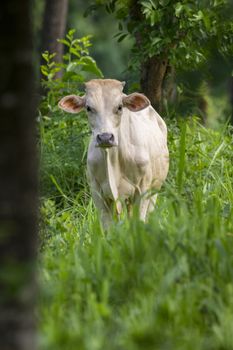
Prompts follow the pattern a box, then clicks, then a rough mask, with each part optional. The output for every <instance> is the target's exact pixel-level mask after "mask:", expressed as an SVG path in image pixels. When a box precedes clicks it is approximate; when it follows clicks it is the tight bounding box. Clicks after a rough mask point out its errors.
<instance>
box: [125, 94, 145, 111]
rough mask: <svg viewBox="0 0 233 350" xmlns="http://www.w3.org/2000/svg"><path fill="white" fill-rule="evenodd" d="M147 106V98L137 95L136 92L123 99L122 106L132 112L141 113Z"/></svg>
mask: <svg viewBox="0 0 233 350" xmlns="http://www.w3.org/2000/svg"><path fill="white" fill-rule="evenodd" d="M149 105H150V101H149V100H148V98H147V97H146V96H145V95H143V94H139V93H138V92H134V93H133V94H130V95H128V96H124V97H123V106H124V107H127V108H128V109H129V110H130V111H132V112H138V111H141V110H142V109H144V108H146V107H148V106H149Z"/></svg>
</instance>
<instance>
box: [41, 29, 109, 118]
mask: <svg viewBox="0 0 233 350" xmlns="http://www.w3.org/2000/svg"><path fill="white" fill-rule="evenodd" d="M74 34H75V29H71V30H69V32H68V34H67V35H66V37H65V39H58V41H59V42H61V43H62V44H64V45H65V47H66V49H67V51H66V53H65V54H64V55H63V62H62V63H57V62H56V60H55V59H56V53H49V52H48V51H46V52H44V53H43V54H42V56H43V58H44V60H45V64H44V65H42V66H41V73H42V75H43V76H44V79H43V80H42V86H43V87H44V89H45V90H47V94H46V96H45V98H44V100H43V102H44V103H43V104H42V106H41V109H42V111H43V109H44V110H45V111H46V110H47V109H48V111H50V112H53V113H54V112H55V111H57V101H58V99H59V98H60V97H61V96H64V95H69V94H73V93H74V94H77V93H78V91H79V88H80V85H81V84H82V83H83V82H84V81H86V80H87V79H89V78H90V77H93V76H94V77H98V78H101V77H103V75H102V72H101V71H100V69H99V68H98V67H97V64H96V62H95V60H94V59H93V58H92V57H91V56H90V55H89V47H90V46H91V43H90V35H89V36H85V37H82V38H80V39H78V38H75V37H74ZM58 72H60V73H62V76H61V78H57V77H56V76H57V73H58ZM48 111H47V112H48Z"/></svg>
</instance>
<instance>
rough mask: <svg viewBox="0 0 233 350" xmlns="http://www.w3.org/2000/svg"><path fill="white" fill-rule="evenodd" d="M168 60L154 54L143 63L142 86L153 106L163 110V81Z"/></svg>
mask: <svg viewBox="0 0 233 350" xmlns="http://www.w3.org/2000/svg"><path fill="white" fill-rule="evenodd" d="M167 65H168V61H167V59H166V58H164V59H161V58H159V57H156V56H153V57H151V58H149V59H148V60H147V61H145V62H142V64H141V88H142V91H143V93H144V94H145V95H146V96H147V97H148V98H149V100H150V102H151V104H152V106H153V107H154V108H155V109H156V110H157V111H158V112H159V111H160V110H161V102H162V94H163V83H164V79H165V77H166V72H167Z"/></svg>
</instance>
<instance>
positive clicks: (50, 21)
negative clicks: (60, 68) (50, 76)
mask: <svg viewBox="0 0 233 350" xmlns="http://www.w3.org/2000/svg"><path fill="white" fill-rule="evenodd" d="M67 10H68V0H45V12H44V20H43V29H42V51H45V50H48V51H49V52H50V53H54V52H56V53H57V55H56V61H57V62H62V55H63V45H62V44H61V43H59V42H57V39H61V38H63V37H64V34H65V30H66V21H67ZM59 73H60V72H59ZM59 73H57V77H58V76H59Z"/></svg>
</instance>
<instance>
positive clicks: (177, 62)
mask: <svg viewBox="0 0 233 350" xmlns="http://www.w3.org/2000/svg"><path fill="white" fill-rule="evenodd" d="M103 5H104V6H105V7H106V9H107V11H108V12H109V13H114V14H115V16H116V18H117V20H118V22H119V33H118V34H117V36H118V40H119V41H122V40H123V39H124V38H125V37H126V36H132V37H133V38H135V39H136V41H135V45H134V47H133V50H132V53H133V55H132V64H133V65H135V64H138V63H141V62H143V61H144V60H145V59H147V58H148V57H152V56H158V57H163V58H165V57H166V58H168V59H169V61H170V64H172V65H173V66H174V67H176V68H182V69H184V68H188V69H190V67H192V69H193V68H194V67H195V66H198V65H200V64H201V63H203V61H204V60H206V58H207V57H208V53H209V51H210V49H211V47H213V46H215V47H217V48H218V49H219V51H220V52H221V53H222V54H224V55H225V54H229V55H231V54H232V53H233V51H232V50H233V22H232V16H231V10H232V6H231V4H230V2H229V1H227V0H219V1H216V0H205V1H199V0H191V1H190V0H185V1H175V0H140V1H137V0H96V1H95V5H92V6H90V10H92V9H93V6H94V8H98V6H103Z"/></svg>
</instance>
